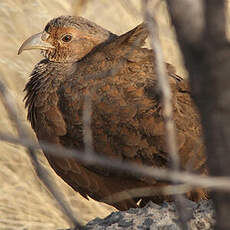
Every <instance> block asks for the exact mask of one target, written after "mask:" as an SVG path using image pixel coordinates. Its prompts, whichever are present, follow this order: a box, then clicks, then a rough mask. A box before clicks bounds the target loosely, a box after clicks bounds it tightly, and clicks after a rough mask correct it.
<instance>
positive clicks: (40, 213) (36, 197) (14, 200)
mask: <svg viewBox="0 0 230 230" xmlns="http://www.w3.org/2000/svg"><path fill="white" fill-rule="evenodd" d="M130 2H131V3H132V4H133V5H131V4H130ZM82 3H83V5H82ZM60 15H81V16H84V17H86V18H88V19H90V20H92V21H94V22H96V23H98V24H100V25H101V26H103V27H105V28H107V29H109V30H111V31H112V32H114V33H118V34H121V33H123V32H126V31H127V30H129V29H131V28H133V27H135V26H136V25H137V24H138V23H140V22H141V21H142V13H141V6H140V1H139V0H132V1H128V0H117V1H110V0H100V1H98V0H88V1H86V0H85V1H76V0H75V1H74V0H72V1H71V0H50V1H47V0H37V1H34V0H1V1H0V34H1V35H0V78H1V79H2V80H3V81H4V82H5V84H6V85H7V87H8V88H9V89H10V90H11V92H12V94H13V95H14V97H15V100H16V102H17V104H18V107H19V109H20V113H19V118H20V119H21V121H22V122H23V123H25V124H26V125H28V127H30V126H29V123H28V122H27V121H26V111H25V109H24V105H23V102H22V100H23V97H24V93H23V88H24V85H25V82H26V81H27V80H28V77H29V74H30V72H31V71H32V69H33V66H34V65H35V64H36V63H37V62H38V61H39V60H40V59H41V55H40V54H39V52H37V51H31V52H25V53H23V54H22V55H21V56H18V55H17V50H18V48H19V46H20V45H21V43H22V42H23V41H24V40H25V39H26V38H27V37H29V36H30V35H32V34H34V33H37V32H40V31H41V30H42V29H43V28H44V26H45V24H46V23H47V22H48V21H49V20H50V19H52V18H53V17H56V16H60ZM157 20H158V23H159V27H160V34H161V41H162V46H163V51H164V55H165V59H166V61H168V62H170V63H173V64H174V65H175V66H176V67H177V73H179V74H180V75H182V76H186V73H185V71H184V69H183V65H182V64H181V61H180V60H181V58H180V54H179V53H178V49H177V46H176V44H175V42H174V41H175V39H174V34H173V32H172V28H170V26H169V18H168V17H167V12H166V9H165V7H164V4H160V6H159V7H158V10H157ZM0 131H4V132H6V133H11V134H13V135H15V129H14V127H12V126H11V124H10V122H9V120H8V117H7V114H6V111H5V110H4V108H3V105H2V104H1V103H0ZM31 135H32V136H33V135H34V134H33V131H32V130H31ZM40 155H41V156H40V158H41V161H42V163H43V164H44V165H46V167H47V168H48V169H49V170H50V172H51V173H52V176H53V178H54V180H56V181H57V183H58V185H59V187H60V188H61V189H62V191H64V193H65V194H66V196H67V199H68V201H69V202H70V203H71V205H72V208H73V209H74V211H75V213H76V215H77V216H78V218H79V220H81V221H82V222H83V223H86V222H88V221H89V220H91V219H93V218H95V217H104V216H106V215H108V214H109V213H110V212H111V211H114V210H115V209H113V208H111V207H109V206H107V205H105V204H102V203H98V202H95V201H92V200H90V201H87V200H86V199H84V198H82V197H81V196H80V195H79V194H77V193H76V192H74V191H73V190H72V189H71V188H69V187H68V186H67V185H66V184H65V183H64V182H62V180H61V179H59V178H58V177H57V176H56V175H55V174H54V173H53V172H52V169H50V167H49V166H48V164H47V162H46V160H45V159H44V157H43V156H42V154H40ZM68 226H69V225H68V222H67V220H66V218H65V217H64V216H63V214H62V213H61V211H60V210H59V209H58V207H57V205H56V203H55V201H54V200H53V199H52V198H51V197H50V195H49V194H48V192H47V191H46V189H45V188H44V186H43V185H41V183H40V181H39V180H38V178H37V176H36V175H35V173H34V171H33V167H32V165H31V163H30V160H29V158H28V157H27V155H26V153H25V150H24V149H23V148H22V147H19V146H16V145H12V144H8V143H4V142H0V229H1V230H14V229H17V230H19V229H57V228H67V227H68Z"/></svg>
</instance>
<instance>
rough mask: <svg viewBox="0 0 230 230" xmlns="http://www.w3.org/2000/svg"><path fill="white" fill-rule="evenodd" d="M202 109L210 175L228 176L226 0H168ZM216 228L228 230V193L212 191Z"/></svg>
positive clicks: (229, 60) (229, 111) (229, 50)
mask: <svg viewBox="0 0 230 230" xmlns="http://www.w3.org/2000/svg"><path fill="white" fill-rule="evenodd" d="M167 3H168V8H169V12H170V14H171V18H172V22H173V24H174V26H175V29H176V33H177V38H178V41H179V45H180V47H181V50H182V52H183V54H184V59H185V64H186V67H187V69H188V71H189V75H190V83H191V88H192V95H193V97H194V100H195V103H196V105H197V106H198V109H199V111H200V114H201V121H202V125H203V133H204V140H205V144H206V149H207V164H208V168H209V173H210V175H213V176H227V177H228V178H229V176H230V167H229V165H230V154H229V153H230V142H229V137H230V120H229V117H230V94H229V92H230V91H229V89H230V78H229V75H230V46H229V42H228V41H227V38H226V34H225V27H226V19H225V10H226V4H227V2H226V1H224V0H200V1H191V0H184V1H180V0H167ZM212 195H213V196H212V197H213V201H214V206H215V208H216V217H217V225H216V229H218V230H219V229H221V230H229V229H230V219H229V209H230V193H229V192H223V191H218V192H214V193H213V194H212Z"/></svg>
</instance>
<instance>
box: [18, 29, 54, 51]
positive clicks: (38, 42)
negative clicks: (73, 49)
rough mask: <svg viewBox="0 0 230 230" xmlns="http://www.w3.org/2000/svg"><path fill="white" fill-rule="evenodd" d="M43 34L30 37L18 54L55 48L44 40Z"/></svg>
mask: <svg viewBox="0 0 230 230" xmlns="http://www.w3.org/2000/svg"><path fill="white" fill-rule="evenodd" d="M42 35H43V32H41V33H38V34H34V35H32V36H31V37H29V38H28V39H27V40H26V41H24V42H23V44H22V45H21V47H20V48H19V50H18V54H21V53H22V51H24V50H33V49H40V50H48V49H50V48H54V46H52V45H51V44H50V43H49V42H46V41H43V40H42Z"/></svg>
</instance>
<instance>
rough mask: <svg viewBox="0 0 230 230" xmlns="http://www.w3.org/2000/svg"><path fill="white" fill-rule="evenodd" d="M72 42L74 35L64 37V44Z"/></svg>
mask: <svg viewBox="0 0 230 230" xmlns="http://www.w3.org/2000/svg"><path fill="white" fill-rule="evenodd" d="M71 40H72V35H70V34H67V35H65V36H63V38H62V41H63V42H70V41H71Z"/></svg>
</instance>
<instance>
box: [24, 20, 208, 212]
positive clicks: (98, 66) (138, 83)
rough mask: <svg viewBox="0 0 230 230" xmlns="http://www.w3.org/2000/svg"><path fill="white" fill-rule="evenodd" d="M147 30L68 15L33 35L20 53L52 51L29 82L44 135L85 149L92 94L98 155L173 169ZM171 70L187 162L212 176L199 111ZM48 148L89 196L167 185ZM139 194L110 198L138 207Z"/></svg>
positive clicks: (53, 161) (57, 166)
mask: <svg viewBox="0 0 230 230" xmlns="http://www.w3.org/2000/svg"><path fill="white" fill-rule="evenodd" d="M147 35H148V33H147V30H146V28H145V26H144V24H141V25H139V26H137V27H136V28H134V29H133V30H131V31H129V32H127V33H126V34H124V35H121V36H117V35H115V34H112V33H110V32H109V31H107V30H105V29H103V28H101V27H99V26H98V25H96V24H94V23H92V22H89V21H88V20H86V19H83V18H81V17H70V16H69V17H59V18H56V19H53V20H51V21H50V22H49V23H48V24H47V26H46V27H45V30H44V31H43V32H42V33H39V34H36V35H34V36H32V37H31V38H29V39H28V40H27V41H26V42H25V43H24V44H23V45H22V47H21V48H20V50H19V53H21V52H22V51H23V50H25V49H35V48H38V49H41V50H42V52H43V54H44V56H45V59H44V60H42V61H41V62H40V63H38V64H37V65H36V66H35V68H34V70H33V72H32V74H31V79H30V80H29V82H28V83H27V85H26V88H25V90H26V97H25V99H26V108H27V109H28V119H29V121H30V122H31V125H32V127H33V129H34V131H35V133H36V135H37V137H38V140H39V141H41V140H44V141H48V142H50V143H54V144H57V145H60V146H65V147H68V148H76V149H79V150H84V143H83V127H82V126H83V119H82V113H83V104H84V101H85V97H86V96H87V97H88V98H90V100H91V102H92V122H91V129H92V133H93V145H94V146H93V147H94V150H95V152H96V153H97V154H102V155H105V156H108V157H111V158H116V159H121V160H123V161H126V162H136V163H138V164H146V165H151V166H153V167H160V168H161V167H162V168H165V167H168V166H169V163H170V157H169V155H168V153H167V149H166V144H165V130H164V121H163V115H162V108H161V103H160V95H159V91H158V89H157V77H156V72H155V66H154V55H153V52H152V51H151V50H148V49H145V48H141V46H142V45H143V44H144V42H145V39H146V38H147ZM167 70H168V76H169V82H170V85H171V89H172V93H173V108H174V119H175V123H176V132H177V142H178V147H179V155H180V159H181V168H182V169H189V170H191V171H195V172H198V173H201V174H206V167H205V157H204V155H203V154H204V147H203V144H202V140H201V127H200V122H199V116H198V113H197V111H196V109H195V108H194V105H193V103H192V100H191V96H190V91H189V87H188V85H187V82H186V81H184V80H183V79H182V78H180V77H178V76H177V75H176V74H175V71H174V68H173V67H172V66H171V65H169V64H167ZM44 153H45V155H46V157H47V159H48V161H49V163H50V165H51V167H52V168H53V169H54V170H55V172H56V173H57V174H58V175H59V176H60V177H61V178H62V179H63V180H64V181H66V182H67V183H68V184H69V185H70V186H71V187H72V188H73V189H74V190H76V191H78V192H79V193H80V194H81V195H82V196H84V197H86V198H87V196H90V197H92V198H93V199H95V200H102V199H104V198H105V197H107V196H109V195H111V194H114V193H116V192H121V191H124V190H127V189H131V188H138V187H146V186H151V187H157V186H164V185H165V184H168V183H167V182H161V181H157V180H154V179H151V180H150V179H149V178H144V177H141V178H140V177H137V176H136V175H134V174H125V175H124V174H121V173H120V172H118V171H112V170H108V169H106V170H105V169H103V168H102V167H99V166H92V165H90V166H89V165H84V164H82V163H79V162H78V161H77V160H76V159H69V158H65V157H56V156H53V155H50V154H49V153H48V152H46V151H45V152H44ZM187 195H188V197H189V198H190V199H193V200H199V199H201V198H204V199H205V198H206V192H205V191H203V190H196V191H195V192H193V193H189V194H187ZM140 198H141V196H140V197H138V198H136V199H133V198H130V199H126V200H123V201H121V202H116V203H113V201H112V200H111V201H108V203H110V204H111V205H113V206H114V207H116V208H118V209H120V210H125V209H128V208H130V207H137V201H138V200H139V199H140ZM164 199H168V197H162V196H160V195H157V196H152V197H149V198H147V199H146V198H145V199H143V201H144V202H143V203H145V201H146V200H153V201H154V202H161V201H162V200H164Z"/></svg>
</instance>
